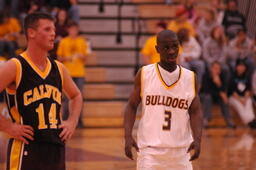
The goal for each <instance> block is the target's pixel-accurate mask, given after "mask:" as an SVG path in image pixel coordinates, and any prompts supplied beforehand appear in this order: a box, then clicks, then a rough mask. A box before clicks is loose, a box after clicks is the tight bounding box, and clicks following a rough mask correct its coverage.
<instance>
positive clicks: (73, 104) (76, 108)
mask: <svg viewBox="0 0 256 170" xmlns="http://www.w3.org/2000/svg"><path fill="white" fill-rule="evenodd" d="M62 70H63V79H64V80H63V90H64V92H65V94H66V95H67V97H68V98H69V113H70V115H69V117H68V120H66V121H62V124H61V125H60V126H59V128H62V129H63V130H62V132H61V133H60V138H61V139H62V140H63V141H67V140H68V139H70V138H71V137H72V135H73V133H74V131H75V128H76V125H77V122H78V119H79V115H80V112H81V109H82V103H83V99H82V95H81V93H80V91H79V89H78V88H77V87H76V85H75V83H74V82H73V80H72V78H71V77H70V75H69V74H68V71H67V69H66V68H65V67H64V66H63V65H62Z"/></svg>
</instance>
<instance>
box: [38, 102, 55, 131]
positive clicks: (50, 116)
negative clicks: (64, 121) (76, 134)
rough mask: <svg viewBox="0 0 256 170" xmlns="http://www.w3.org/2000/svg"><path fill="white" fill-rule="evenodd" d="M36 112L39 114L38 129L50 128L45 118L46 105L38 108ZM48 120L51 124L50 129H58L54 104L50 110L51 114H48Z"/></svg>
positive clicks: (40, 105)
mask: <svg viewBox="0 0 256 170" xmlns="http://www.w3.org/2000/svg"><path fill="white" fill-rule="evenodd" d="M36 112H37V114H38V122H39V124H38V129H47V128H48V126H47V124H46V123H45V117H44V105H43V104H42V103H41V104H39V106H38V108H36ZM48 119H49V123H50V129H57V123H58V120H57V119H56V104H55V103H53V104H52V105H51V108H50V112H49V114H48Z"/></svg>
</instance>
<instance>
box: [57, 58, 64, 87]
mask: <svg viewBox="0 0 256 170" xmlns="http://www.w3.org/2000/svg"><path fill="white" fill-rule="evenodd" d="M55 62H56V64H57V66H58V69H59V73H60V77H61V82H62V87H63V85H64V76H63V67H64V66H63V64H62V63H61V62H59V61H56V60H55Z"/></svg>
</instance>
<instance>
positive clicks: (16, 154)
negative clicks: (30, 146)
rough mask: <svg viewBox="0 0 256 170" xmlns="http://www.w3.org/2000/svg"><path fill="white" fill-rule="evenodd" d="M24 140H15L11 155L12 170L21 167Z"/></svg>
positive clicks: (17, 169)
mask: <svg viewBox="0 0 256 170" xmlns="http://www.w3.org/2000/svg"><path fill="white" fill-rule="evenodd" d="M22 148H23V142H22V141H19V140H15V139H14V140H13V143H12V148H11V153H10V154H11V155H10V170H19V169H20V159H21V154H22Z"/></svg>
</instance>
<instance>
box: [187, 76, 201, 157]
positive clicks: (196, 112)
mask: <svg viewBox="0 0 256 170" xmlns="http://www.w3.org/2000/svg"><path fill="white" fill-rule="evenodd" d="M195 82H196V84H195V86H196V87H195V88H196V96H195V98H194V100H193V101H192V103H191V105H190V107H189V114H190V125H191V129H192V133H193V138H194V141H193V142H192V143H191V145H190V146H189V148H188V152H190V151H191V150H194V152H193V154H192V155H191V158H190V161H193V160H195V159H197V158H198V157H199V155H200V148H201V136H202V129H203V114H202V110H201V103H200V98H199V96H198V84H197V81H195Z"/></svg>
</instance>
